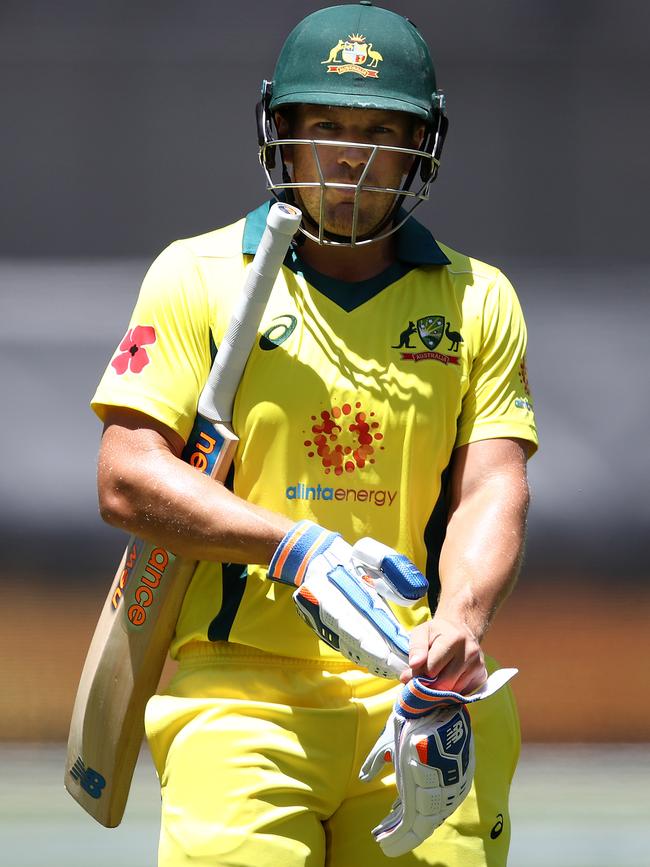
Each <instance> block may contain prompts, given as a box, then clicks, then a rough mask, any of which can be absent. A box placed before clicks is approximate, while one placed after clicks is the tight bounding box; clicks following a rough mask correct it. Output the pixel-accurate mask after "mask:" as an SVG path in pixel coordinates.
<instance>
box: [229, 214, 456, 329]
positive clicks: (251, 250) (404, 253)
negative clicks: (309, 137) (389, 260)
mask: <svg viewBox="0 0 650 867" xmlns="http://www.w3.org/2000/svg"><path fill="white" fill-rule="evenodd" d="M271 204H272V201H269V202H265V203H264V204H263V205H260V207H259V208H256V209H255V210H254V211H251V212H250V214H248V215H247V216H246V224H245V226H244V235H243V238H242V253H244V254H245V255H248V256H253V255H255V252H256V251H257V248H258V246H259V243H260V240H261V239H262V233H263V232H264V227H265V226H266V216H267V214H268V212H269V208H270V207H271ZM298 250H299V248H298ZM449 264H450V261H449V259H448V258H447V257H446V256H445V254H444V253H443V252H442V250H441V249H440V247H439V246H438V245H437V244H436V242H435V240H434V238H433V235H432V234H431V232H429V230H428V229H426V228H425V227H424V226H423V225H422V224H421V223H418V221H417V220H415V219H413V217H411V218H410V219H409V220H407V221H406V223H404V225H403V226H402V228H401V229H399V230H398V232H397V261H396V262H394V263H393V264H392V265H390V266H389V267H388V268H387V269H386V270H385V271H383V272H382V273H381V274H378V275H377V276H376V277H372V278H371V279H370V280H362V281H360V282H355V283H348V282H346V281H344V280H335V279H334V278H332V277H325V276H324V275H323V274H319V273H318V272H317V271H314V270H312V269H311V268H310V267H309V266H308V265H306V264H305V263H304V262H302V261H301V259H300V255H299V252H297V251H296V249H295V248H292V249H290V250H289V253H287V258H286V259H285V265H287V266H288V267H289V268H291V270H292V271H294V272H295V273H297V274H303V275H304V277H305V279H306V280H307V282H308V283H310V284H311V285H312V286H314V288H316V289H318V291H319V292H321V293H322V294H323V295H325V296H326V297H327V298H329V299H330V300H331V301H333V302H334V303H335V304H338V305H339V307H342V308H343V309H344V310H347V311H348V312H350V311H351V310H354V309H355V308H357V307H359V306H360V305H361V304H364V303H365V302H366V301H369V300H370V298H373V297H374V296H375V295H377V294H378V293H379V292H381V290H382V289H385V288H386V287H387V286H390V284H391V283H395V282H396V281H397V280H399V279H401V278H402V277H404V275H406V274H408V272H409V271H412V270H413V268H416V267H418V266H420V265H449Z"/></svg>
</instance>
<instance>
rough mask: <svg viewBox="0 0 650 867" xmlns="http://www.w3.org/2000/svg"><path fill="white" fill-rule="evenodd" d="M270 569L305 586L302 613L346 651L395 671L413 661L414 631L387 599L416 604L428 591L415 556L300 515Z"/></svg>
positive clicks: (299, 596) (378, 670)
mask: <svg viewBox="0 0 650 867" xmlns="http://www.w3.org/2000/svg"><path fill="white" fill-rule="evenodd" d="M269 577H270V578H273V579H275V580H276V581H281V582H283V583H285V584H290V585H292V586H294V587H297V588H298V589H297V590H296V591H295V592H294V594H293V600H294V602H295V604H296V608H297V610H298V613H299V614H300V616H301V617H302V618H303V619H304V620H305V622H306V623H307V624H308V625H309V626H311V628H312V629H313V630H314V631H315V632H316V633H317V634H318V636H319V638H321V639H322V640H323V641H325V642H326V643H327V644H329V645H330V647H333V648H335V649H336V650H338V651H340V652H341V653H342V654H343V656H345V657H347V659H349V660H351V661H352V662H354V663H356V664H357V665H361V666H363V667H364V668H367V669H368V670H369V671H371V672H372V673H373V674H376V675H378V676H379V677H388V678H394V677H399V675H400V674H401V673H402V671H403V670H404V669H405V668H406V666H407V665H408V653H409V636H408V633H407V632H406V631H405V630H404V629H403V628H402V626H401V625H400V623H399V622H398V621H397V619H396V618H395V615H394V614H393V612H392V611H391V610H390V608H389V607H388V605H386V603H385V602H384V600H383V599H382V595H383V596H386V597H387V598H390V599H394V600H395V601H398V602H399V603H400V604H402V605H412V604H413V603H414V602H415V601H416V600H417V599H420V598H421V597H422V596H424V594H425V593H426V592H427V589H428V582H427V580H426V578H425V577H424V575H422V573H421V572H420V571H419V570H418V569H417V568H416V567H415V565H414V564H413V563H411V561H410V560H409V559H408V557H404V556H403V555H402V554H398V553H397V551H394V550H393V549H392V548H388V547H387V546H386V545H382V544H381V543H380V542H376V541H375V540H373V539H362V540H361V541H360V542H359V543H357V545H355V546H354V547H353V546H351V545H348V543H347V542H346V541H345V540H344V539H343V538H342V537H341V536H340V535H339V534H338V533H332V532H331V531H329V530H325V529H323V527H319V526H318V525H317V524H314V523H312V522H311V521H300V522H299V523H298V524H296V525H295V526H294V527H292V529H291V530H290V531H289V532H288V533H287V534H286V536H285V537H284V539H283V540H282V542H281V543H280V544H279V546H278V548H277V550H276V552H275V553H274V555H273V558H272V559H271V563H270V564H269Z"/></svg>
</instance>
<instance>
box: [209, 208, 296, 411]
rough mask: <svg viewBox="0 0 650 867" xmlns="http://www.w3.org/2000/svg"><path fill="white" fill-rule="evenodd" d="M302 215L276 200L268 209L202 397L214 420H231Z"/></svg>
mask: <svg viewBox="0 0 650 867" xmlns="http://www.w3.org/2000/svg"><path fill="white" fill-rule="evenodd" d="M301 218H302V214H301V212H300V211H299V210H298V208H294V207H293V206H292V205H287V204H285V203H284V202H276V203H275V204H274V205H272V206H271V208H270V209H269V214H268V217H267V218H266V228H265V230H264V234H263V235H262V240H261V241H260V245H259V247H258V248H257V252H256V253H255V258H254V259H253V261H252V262H251V264H250V267H249V269H248V273H247V275H246V281H245V283H244V286H243V288H242V290H241V292H240V294H239V297H238V298H237V301H236V303H235V307H234V309H233V313H232V317H231V319H230V322H229V323H228V328H227V329H226V333H225V334H224V337H223V340H222V341H221V345H220V346H219V350H218V352H217V357H216V359H215V361H214V364H213V365H212V369H211V370H210V375H209V376H208V379H207V382H206V384H205V386H204V388H203V391H202V392H201V397H200V398H199V407H198V411H199V413H200V414H201V415H202V416H204V417H205V418H207V419H209V420H210V421H212V422H219V421H231V420H232V407H233V403H234V400H235V393H236V391H237V386H238V385H239V381H240V380H241V377H242V374H243V372H244V368H245V367H246V362H247V360H248V356H249V355H250V352H251V349H252V348H253V344H254V342H255V338H256V337H257V329H258V328H259V324H260V322H261V320H262V315H263V314H264V309H265V308H266V305H267V302H268V300H269V296H270V294H271V290H272V289H273V284H274V283H275V279H276V277H277V276H278V272H279V271H280V268H281V267H282V262H283V260H284V257H285V255H286V253H287V250H288V249H289V244H290V243H291V239H292V238H293V236H294V235H295V233H296V232H297V230H298V226H299V225H300V220H301Z"/></svg>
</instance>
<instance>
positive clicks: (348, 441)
mask: <svg viewBox="0 0 650 867" xmlns="http://www.w3.org/2000/svg"><path fill="white" fill-rule="evenodd" d="M310 420H311V422H312V425H311V428H310V429H309V431H307V430H305V431H303V434H304V435H305V436H306V439H305V440H304V442H303V445H304V447H305V449H306V450H307V457H308V458H311V459H315V460H317V461H319V463H320V466H321V468H322V469H323V471H324V472H325V475H333V476H335V477H339V478H340V477H342V476H344V474H345V475H349V476H354V475H357V474H359V473H360V472H361V471H362V470H363V469H364V468H365V467H366V466H367V465H368V464H374V463H375V460H376V458H377V454H378V452H381V451H383V450H384V445H383V440H384V434H383V432H382V430H381V425H380V423H379V422H378V421H377V419H376V417H375V413H374V412H370V413H366V412H364V410H363V409H362V406H361V403H360V402H357V403H355V404H354V406H353V405H352V404H351V403H343V404H341V405H340V406H339V405H335V406H332V407H331V408H330V409H324V410H322V412H321V413H320V416H317V415H312V416H311V419H310ZM286 496H287V499H288V500H345V501H346V502H350V501H352V502H367V503H370V504H373V505H375V506H380V507H381V506H385V505H386V506H392V505H393V503H394V502H395V499H396V497H397V491H396V490H395V491H389V490H386V489H377V488H364V487H348V488H345V487H334V486H323V485H321V484H318V485H315V486H311V485H308V484H302V483H301V484H297V485H290V486H289V487H288V488H287V490H286Z"/></svg>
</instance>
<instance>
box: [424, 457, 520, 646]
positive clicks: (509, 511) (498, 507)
mask: <svg viewBox="0 0 650 867" xmlns="http://www.w3.org/2000/svg"><path fill="white" fill-rule="evenodd" d="M528 502H529V492H528V484H527V482H526V478H525V474H524V475H523V476H522V475H521V473H519V472H518V470H514V471H513V472H512V473H511V474H505V475H498V476H495V477H494V478H492V479H490V480H489V481H486V482H484V483H483V484H482V485H481V486H480V487H478V488H477V489H476V490H475V491H474V492H472V493H471V494H470V495H469V496H466V497H464V498H463V500H462V502H461V503H460V504H459V505H458V507H457V508H456V509H455V510H454V511H453V513H452V516H451V519H450V521H449V524H448V527H447V535H446V538H445V543H444V545H443V548H442V552H441V556H440V583H441V593H440V599H439V601H438V607H437V609H436V616H437V617H443V618H445V619H448V620H452V621H454V622H459V621H460V622H462V623H464V624H466V625H467V626H468V627H469V629H470V630H471V631H472V633H473V634H474V635H475V636H476V638H478V640H479V641H480V640H481V639H482V638H483V636H484V634H485V632H486V631H487V629H488V626H489V625H490V622H491V620H492V617H493V616H494V614H495V612H496V611H497V609H498V607H499V605H500V604H501V602H503V600H504V599H505V598H506V597H507V596H508V594H509V593H510V591H511V590H512V588H513V586H514V584H515V582H516V580H517V576H518V574H519V569H520V565H521V560H522V555H523V549H524V540H525V532H526V515H527V511H528Z"/></svg>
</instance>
